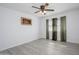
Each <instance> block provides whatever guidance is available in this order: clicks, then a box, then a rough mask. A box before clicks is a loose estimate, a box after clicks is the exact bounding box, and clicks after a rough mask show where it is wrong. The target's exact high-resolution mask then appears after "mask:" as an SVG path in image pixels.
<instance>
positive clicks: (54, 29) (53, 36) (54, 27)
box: [52, 18, 57, 41]
mask: <svg viewBox="0 0 79 59" xmlns="http://www.w3.org/2000/svg"><path fill="white" fill-rule="evenodd" d="M52 29H53V30H52V40H54V41H56V40H57V18H53V19H52Z"/></svg>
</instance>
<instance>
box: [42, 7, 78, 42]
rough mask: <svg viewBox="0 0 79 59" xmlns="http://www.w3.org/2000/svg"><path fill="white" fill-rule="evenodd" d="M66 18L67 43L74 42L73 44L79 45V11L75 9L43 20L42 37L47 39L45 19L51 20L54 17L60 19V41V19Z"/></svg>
mask: <svg viewBox="0 0 79 59" xmlns="http://www.w3.org/2000/svg"><path fill="white" fill-rule="evenodd" d="M62 16H66V17H67V19H66V22H67V41H68V42H72V43H79V9H78V8H77V9H74V10H70V11H66V12H63V13H59V14H56V15H52V16H48V17H45V18H42V20H43V22H42V27H43V28H42V29H41V30H42V36H41V37H43V38H45V37H46V36H45V35H46V33H45V30H46V28H45V27H46V26H45V25H46V24H45V19H49V20H51V19H52V18H53V17H57V18H58V40H60V17H62Z"/></svg>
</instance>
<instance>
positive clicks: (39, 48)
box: [0, 39, 79, 55]
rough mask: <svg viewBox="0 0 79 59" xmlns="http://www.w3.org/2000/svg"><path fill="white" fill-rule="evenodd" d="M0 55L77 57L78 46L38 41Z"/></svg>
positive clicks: (44, 40) (78, 52) (43, 40)
mask: <svg viewBox="0 0 79 59" xmlns="http://www.w3.org/2000/svg"><path fill="white" fill-rule="evenodd" d="M0 55H79V44H73V43H64V42H58V41H52V40H46V39H39V40H35V41H32V42H30V43H26V44H23V45H20V46H16V47H13V48H10V49H7V50H5V51H2V52H0Z"/></svg>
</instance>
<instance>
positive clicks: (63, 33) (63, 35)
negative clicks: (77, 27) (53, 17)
mask: <svg viewBox="0 0 79 59" xmlns="http://www.w3.org/2000/svg"><path fill="white" fill-rule="evenodd" d="M60 22H61V25H60V27H61V41H62V42H66V16H63V17H61V18H60Z"/></svg>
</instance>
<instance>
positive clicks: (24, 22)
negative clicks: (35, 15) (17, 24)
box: [21, 17, 32, 25]
mask: <svg viewBox="0 0 79 59" xmlns="http://www.w3.org/2000/svg"><path fill="white" fill-rule="evenodd" d="M21 24H22V25H32V20H31V19H29V18H26V17H21Z"/></svg>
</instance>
